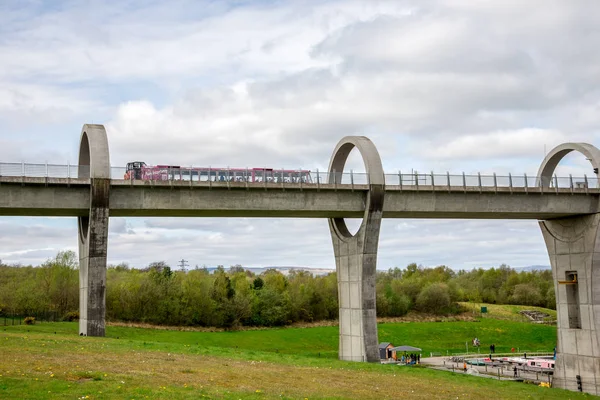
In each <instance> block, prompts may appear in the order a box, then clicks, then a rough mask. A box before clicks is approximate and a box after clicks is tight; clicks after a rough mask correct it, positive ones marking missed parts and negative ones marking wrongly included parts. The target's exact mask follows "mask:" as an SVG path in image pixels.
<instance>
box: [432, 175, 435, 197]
mask: <svg viewBox="0 0 600 400" xmlns="http://www.w3.org/2000/svg"><path fill="white" fill-rule="evenodd" d="M431 191H432V192H434V191H435V182H434V180H433V171H431Z"/></svg>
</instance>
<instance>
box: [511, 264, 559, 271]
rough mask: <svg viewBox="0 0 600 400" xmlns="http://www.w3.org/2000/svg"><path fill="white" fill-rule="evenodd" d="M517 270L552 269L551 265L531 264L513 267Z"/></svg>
mask: <svg viewBox="0 0 600 400" xmlns="http://www.w3.org/2000/svg"><path fill="white" fill-rule="evenodd" d="M513 269H514V270H515V271H517V272H521V271H527V272H528V271H546V270H550V269H552V267H551V266H549V265H530V266H528V267H518V268H513Z"/></svg>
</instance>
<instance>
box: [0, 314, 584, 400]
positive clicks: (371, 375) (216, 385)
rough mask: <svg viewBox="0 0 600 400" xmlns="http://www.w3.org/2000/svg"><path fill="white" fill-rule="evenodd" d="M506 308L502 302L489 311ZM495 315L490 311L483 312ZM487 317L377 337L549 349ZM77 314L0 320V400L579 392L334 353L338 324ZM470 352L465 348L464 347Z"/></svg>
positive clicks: (520, 329)
mask: <svg viewBox="0 0 600 400" xmlns="http://www.w3.org/2000/svg"><path fill="white" fill-rule="evenodd" d="M500 311H502V313H504V314H505V316H510V315H511V314H514V313H515V312H517V311H518V310H516V311H515V309H513V308H511V306H508V307H504V308H501V309H497V310H496V311H495V312H496V313H498V314H499V313H500ZM493 315H494V313H490V316H493ZM510 319H511V318H506V319H504V320H497V319H493V318H491V317H486V318H483V319H481V320H480V322H464V321H463V322H411V323H385V324H379V340H380V341H382V342H383V341H389V342H392V343H393V344H395V345H401V344H409V345H413V346H418V347H421V348H422V349H423V354H428V353H429V352H441V353H443V354H446V352H447V351H448V352H464V351H465V342H467V341H468V342H469V343H470V341H471V339H472V338H473V337H475V336H477V337H478V338H479V339H480V341H481V343H482V348H483V349H486V348H487V346H488V345H489V344H490V343H495V344H496V349H497V352H501V351H508V350H509V349H510V348H511V347H515V348H519V349H520V350H521V351H524V350H527V351H537V350H543V351H551V350H552V349H553V348H554V346H555V344H556V328H555V327H552V326H544V325H536V324H530V323H523V322H519V321H513V320H510ZM77 329H78V328H77V323H68V322H63V323H44V324H36V325H34V326H24V325H21V326H7V327H2V326H0V398H1V399H5V398H6V399H17V398H18V399H21V398H25V399H62V398H72V399H76V398H85V396H88V398H89V399H113V398H118V399H121V398H128V399H146V398H149V399H197V398H219V399H221V398H223V399H238V398H243V399H268V398H277V399H282V398H300V399H304V398H310V399H312V398H372V399H381V398H397V397H402V396H401V395H400V393H399V392H400V391H401V392H402V393H403V394H404V395H405V396H404V397H407V398H411V399H413V398H423V399H447V398H452V399H455V398H460V399H469V398H472V399H481V398H498V399H504V398H507V399H508V398H510V399H516V398H519V399H520V398H538V399H579V398H584V397H590V396H587V395H582V394H578V393H573V392H566V391H563V390H559V389H547V388H539V387H537V386H533V385H526V384H522V383H516V382H505V381H497V380H493V379H484V378H476V377H470V376H464V375H458V374H456V375H455V374H453V373H450V372H442V371H434V370H429V369H425V368H420V367H416V368H415V367H399V366H395V365H379V364H366V363H350V362H343V361H339V360H337V348H338V329H337V327H317V328H287V329H266V330H248V331H236V332H190V331H168V330H159V329H144V328H129V327H117V326H108V327H107V337H105V338H92V337H88V338H86V337H79V336H78V335H77ZM470 350H471V349H470Z"/></svg>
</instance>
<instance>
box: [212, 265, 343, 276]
mask: <svg viewBox="0 0 600 400" xmlns="http://www.w3.org/2000/svg"><path fill="white" fill-rule="evenodd" d="M242 268H244V270H246V271H250V272H253V273H255V274H256V275H260V274H262V273H263V272H265V271H267V270H269V269H274V270H277V271H279V272H281V273H282V274H283V275H288V274H289V273H290V272H292V271H306V272H310V273H311V274H313V275H315V276H318V275H327V274H329V273H331V272H335V269H328V268H310V267H278V266H269V267H242ZM206 269H207V270H208V272H210V273H211V274H212V273H213V272H215V271H216V269H217V268H216V267H208V268H206ZM225 270H226V271H227V270H228V268H225Z"/></svg>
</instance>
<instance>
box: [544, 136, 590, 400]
mask: <svg viewBox="0 0 600 400" xmlns="http://www.w3.org/2000/svg"><path fill="white" fill-rule="evenodd" d="M572 151H578V152H579V153H581V154H583V155H584V156H585V157H586V158H587V159H588V160H589V161H590V163H591V164H592V167H593V168H594V172H595V173H596V174H597V172H596V171H598V170H597V168H598V167H600V150H598V149H597V148H596V147H595V146H593V145H591V144H588V143H564V144H561V145H559V146H557V147H555V148H554V149H552V150H551V151H550V153H548V155H547V156H546V157H545V158H544V160H543V161H542V164H541V166H540V169H539V172H538V177H539V181H538V185H539V186H540V187H543V188H547V187H549V186H550V182H551V181H552V176H553V174H554V171H555V169H556V167H557V165H558V163H559V162H560V161H561V160H562V159H563V157H564V156H566V155H567V154H569V153H570V152H572ZM539 225H540V228H541V230H542V235H543V236H544V241H545V242H546V248H547V249H548V255H549V256H550V264H551V265H552V275H553V277H554V289H555V294H556V310H557V320H558V323H557V336H558V341H557V347H556V364H555V368H554V375H553V383H552V385H553V386H555V387H559V388H563V389H569V390H577V383H576V379H575V378H576V376H579V377H580V382H581V385H582V390H583V391H584V392H588V393H592V394H599V393H600V382H597V378H596V377H597V376H598V374H599V373H600V351H598V349H599V345H598V344H599V343H600V319H599V318H598V316H600V287H599V286H598V284H597V282H598V277H599V276H600V259H599V254H600V253H599V252H598V250H600V230H599V229H598V227H599V225H600V214H598V213H595V214H590V215H581V216H576V217H569V218H557V219H552V220H545V221H539ZM574 277H575V278H574Z"/></svg>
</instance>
